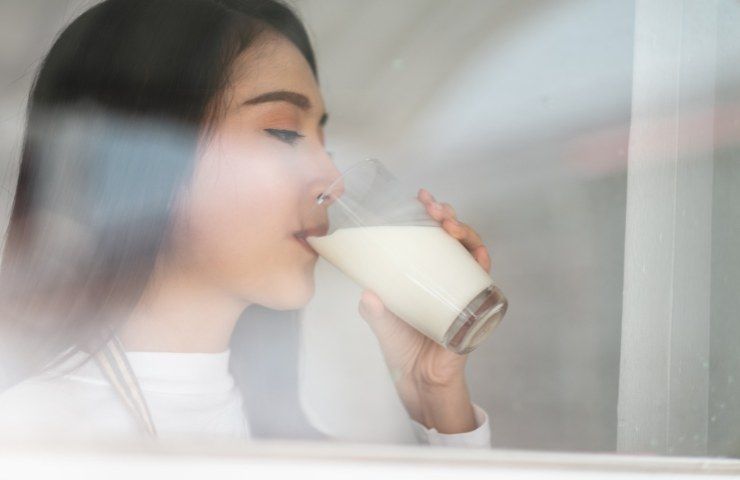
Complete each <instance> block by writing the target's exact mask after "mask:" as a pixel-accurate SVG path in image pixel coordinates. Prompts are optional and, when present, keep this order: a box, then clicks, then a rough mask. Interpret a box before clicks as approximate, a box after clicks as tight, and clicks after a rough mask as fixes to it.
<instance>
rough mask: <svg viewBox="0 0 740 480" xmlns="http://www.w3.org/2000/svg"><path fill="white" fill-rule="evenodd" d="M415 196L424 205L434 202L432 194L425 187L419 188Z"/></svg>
mask: <svg viewBox="0 0 740 480" xmlns="http://www.w3.org/2000/svg"><path fill="white" fill-rule="evenodd" d="M417 197H418V198H419V200H421V202H422V203H423V204H425V205H428V204H431V203H434V202H435V198H434V195H432V194H431V192H430V191H429V190H427V189H426V188H421V189H419V193H418V195H417Z"/></svg>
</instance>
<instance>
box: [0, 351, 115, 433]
mask: <svg viewBox="0 0 740 480" xmlns="http://www.w3.org/2000/svg"><path fill="white" fill-rule="evenodd" d="M76 360H79V357H78V358H77V359H76ZM77 363H79V361H78V362H77ZM69 365H70V364H69V363H67V364H65V365H64V368H65V369H66V370H69V368H68V367H69ZM96 370H97V366H96V365H95V364H94V363H92V362H87V363H86V364H83V365H82V366H79V367H78V368H75V369H73V370H70V371H65V370H64V369H61V368H60V369H58V370H54V371H51V372H46V373H44V374H41V375H37V376H34V377H31V378H28V379H26V380H23V381H22V382H20V383H17V384H16V385H13V386H12V387H10V388H8V389H6V390H5V391H3V392H2V393H0V432H2V434H3V435H10V436H18V435H21V436H27V435H31V436H35V435H56V434H59V435H63V436H68V435H69V434H70V433H72V432H74V433H84V432H85V431H86V429H87V427H88V426H91V425H96V424H99V423H100V422H99V420H100V418H99V417H103V418H105V417H107V418H108V421H109V422H111V421H113V422H115V421H116V419H121V420H125V415H121V414H120V412H119V410H120V409H121V406H120V405H119V403H118V402H117V398H116V397H115V392H114V391H113V389H112V388H111V387H110V386H109V385H107V384H106V383H105V381H104V380H103V378H102V376H100V375H99V374H98V373H97V372H96ZM124 413H125V412H124Z"/></svg>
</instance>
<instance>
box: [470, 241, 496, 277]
mask: <svg viewBox="0 0 740 480" xmlns="http://www.w3.org/2000/svg"><path fill="white" fill-rule="evenodd" d="M471 253H472V254H473V258H475V261H476V262H478V263H479V264H480V266H481V267H483V270H485V271H486V272H487V273H491V257H490V255H488V249H487V248H486V247H478V248H476V249H475V250H473V252H471Z"/></svg>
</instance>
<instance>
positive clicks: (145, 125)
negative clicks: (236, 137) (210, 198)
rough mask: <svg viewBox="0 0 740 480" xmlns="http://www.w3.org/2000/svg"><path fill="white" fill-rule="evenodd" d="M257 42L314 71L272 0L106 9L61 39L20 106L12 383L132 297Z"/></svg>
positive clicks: (86, 16)
mask: <svg viewBox="0 0 740 480" xmlns="http://www.w3.org/2000/svg"><path fill="white" fill-rule="evenodd" d="M265 32H274V33H278V34H280V35H282V36H284V37H285V38H287V39H289V40H290V41H291V42H292V43H293V44H294V45H295V46H296V47H297V48H298V49H299V50H300V52H301V53H302V54H303V56H304V57H305V59H306V60H307V61H308V64H309V65H310V67H311V69H312V70H313V72H314V75H316V64H315V60H314V54H313V51H312V48H311V45H310V42H309V39H308V36H307V34H306V30H305V28H304V27H303V25H302V23H301V22H300V20H299V19H298V18H297V17H296V15H295V14H294V13H293V12H292V11H291V10H290V9H289V8H288V7H287V6H285V5H284V4H282V3H280V2H278V1H275V0H106V1H104V2H102V3H100V4H98V5H96V6H94V7H92V8H91V9H89V10H87V11H86V12H85V13H83V14H82V15H81V16H80V17H79V18H77V19H76V20H75V21H74V22H72V23H71V24H70V25H69V26H68V27H67V28H66V29H65V30H64V31H63V32H62V33H61V34H60V36H59V37H58V39H57V40H56V41H55V43H54V45H53V46H52V48H51V50H50V51H49V53H48V55H47V56H46V58H45V60H44V61H43V64H42V66H41V68H40V70H39V72H38V75H37V77H36V79H35V82H34V85H33V87H32V90H31V93H30V96H29V102H28V111H27V125H26V133H25V137H24V141H23V149H22V157H21V163H20V171H19V176H18V183H17V189H16V193H15V200H14V204H13V209H12V214H11V220H10V225H9V228H8V232H7V240H6V246H5V253H4V256H3V271H2V277H1V279H0V281H1V282H2V283H1V284H0V285H1V286H2V292H1V293H0V295H1V296H2V298H1V300H2V301H1V302H0V305H2V310H0V327H1V328H2V331H0V336H2V338H3V339H4V340H6V341H7V342H6V343H7V345H5V346H4V347H3V350H4V351H5V352H4V353H10V354H11V357H12V358H15V359H20V358H22V360H16V362H18V363H17V364H16V365H15V366H14V368H13V369H12V370H13V373H14V375H15V377H16V378H13V379H12V380H11V382H12V381H16V380H17V379H19V378H23V377H25V376H28V375H30V374H32V373H34V372H37V371H39V370H41V369H43V368H46V367H48V366H50V365H51V364H52V363H54V362H55V360H56V361H61V360H63V359H64V358H67V357H68V356H69V355H71V354H72V353H74V352H75V351H77V350H78V349H82V348H84V349H85V350H86V351H95V350H96V349H98V348H100V347H101V346H102V344H103V343H104V342H105V341H107V338H108V336H109V333H106V332H109V331H110V328H109V327H113V326H114V324H115V322H116V318H119V317H120V315H119V316H117V314H125V312H126V309H127V308H130V307H132V306H133V302H135V301H136V300H137V299H138V298H139V296H140V295H141V293H142V291H143V289H144V287H145V285H146V282H147V280H148V279H149V276H150V275H151V272H152V267H153V265H154V259H155V257H156V255H157V253H158V252H159V250H160V248H161V246H162V244H163V242H164V241H165V239H166V235H167V232H168V220H169V218H170V214H171V205H172V202H173V199H174V197H175V194H176V189H177V188H178V186H179V185H181V184H182V183H183V182H185V181H187V179H188V178H189V173H190V171H191V169H192V164H193V161H194V159H195V156H196V149H197V144H198V139H199V138H200V137H199V135H200V134H202V133H203V132H204V131H205V130H207V127H208V125H209V122H210V120H211V119H212V117H213V110H212V109H213V105H215V104H217V102H218V100H219V94H220V92H223V90H224V88H225V87H226V86H227V82H228V79H229V74H230V67H231V66H232V64H233V62H234V60H235V59H236V57H237V56H238V55H239V54H240V53H241V52H243V51H244V50H246V49H247V48H249V47H250V46H253V45H254V43H255V42H256V41H259V40H260V39H261V38H263V37H262V36H263V34H264V33H265ZM13 348H15V350H16V351H15V352H13V351H12V349H13ZM9 350H11V351H10V352H9ZM19 350H20V351H19Z"/></svg>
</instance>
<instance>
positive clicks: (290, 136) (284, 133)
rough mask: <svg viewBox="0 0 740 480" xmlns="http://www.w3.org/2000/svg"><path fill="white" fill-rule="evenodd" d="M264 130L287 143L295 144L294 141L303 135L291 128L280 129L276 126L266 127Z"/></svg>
mask: <svg viewBox="0 0 740 480" xmlns="http://www.w3.org/2000/svg"><path fill="white" fill-rule="evenodd" d="M265 132H267V133H268V134H270V135H272V136H273V137H275V138H277V139H278V140H280V141H282V142H285V143H287V144H288V145H295V142H297V141H298V140H299V139H301V138H303V137H304V136H305V135H301V134H300V133H298V132H295V131H293V130H280V129H277V128H266V129H265Z"/></svg>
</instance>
